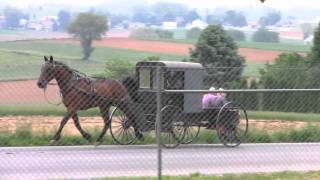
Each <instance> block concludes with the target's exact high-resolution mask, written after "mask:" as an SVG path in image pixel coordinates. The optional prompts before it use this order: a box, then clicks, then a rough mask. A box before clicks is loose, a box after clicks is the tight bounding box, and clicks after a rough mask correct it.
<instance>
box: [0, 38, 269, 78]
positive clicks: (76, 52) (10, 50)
mask: <svg viewBox="0 0 320 180" xmlns="http://www.w3.org/2000/svg"><path fill="white" fill-rule="evenodd" d="M44 55H47V56H48V55H53V56H54V57H55V59H56V60H60V61H63V62H65V63H67V64H68V65H70V66H71V67H72V68H74V69H77V70H80V71H82V72H84V73H86V74H88V75H92V74H100V73H102V72H103V71H104V69H105V68H106V67H105V63H106V62H107V61H108V60H114V59H124V60H128V61H133V62H136V61H140V60H143V59H145V58H146V57H150V56H159V57H160V58H161V59H162V60H173V61H181V60H182V59H183V58H186V57H184V56H178V55H167V54H161V53H149V52H141V51H134V50H124V49H116V48H103V47H97V48H95V50H94V52H93V54H92V56H91V58H90V60H89V61H84V60H81V57H82V49H81V47H80V46H78V45H70V44H59V45H57V44H54V43H43V42H41V43H40V42H33V41H19V42H0V80H18V79H34V78H37V77H38V76H39V73H40V68H41V65H42V64H43V56H44ZM263 66H264V63H248V64H247V66H246V68H245V70H244V75H245V76H254V77H257V76H259V73H258V70H259V69H260V68H262V67H263Z"/></svg>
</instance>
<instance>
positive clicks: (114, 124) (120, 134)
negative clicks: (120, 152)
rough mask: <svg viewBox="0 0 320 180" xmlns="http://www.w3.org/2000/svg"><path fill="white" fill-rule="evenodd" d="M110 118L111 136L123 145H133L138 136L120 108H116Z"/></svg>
mask: <svg viewBox="0 0 320 180" xmlns="http://www.w3.org/2000/svg"><path fill="white" fill-rule="evenodd" d="M110 117H111V122H110V134H111V136H112V138H113V140H114V141H116V142H117V143H118V144H122V145H128V144H132V143H133V142H134V140H135V139H136V135H135V130H134V128H133V127H132V126H131V125H130V123H129V119H128V117H127V116H126V114H125V113H124V112H123V111H122V110H121V109H120V108H119V107H115V108H114V109H113V110H112V112H111V116H110Z"/></svg>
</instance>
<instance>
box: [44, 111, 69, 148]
mask: <svg viewBox="0 0 320 180" xmlns="http://www.w3.org/2000/svg"><path fill="white" fill-rule="evenodd" d="M72 115H73V112H69V111H68V113H67V115H65V116H64V117H63V119H62V121H61V122H60V126H59V129H58V131H57V132H56V133H55V134H54V136H53V138H52V140H50V142H49V144H50V145H55V144H56V142H57V141H58V140H59V139H60V138H61V131H62V129H63V127H64V126H65V125H66V123H67V122H68V120H69V119H70V117H71V116H72Z"/></svg>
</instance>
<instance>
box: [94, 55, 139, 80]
mask: <svg viewBox="0 0 320 180" xmlns="http://www.w3.org/2000/svg"><path fill="white" fill-rule="evenodd" d="M134 65H135V64H134V62H132V61H128V60H123V59H112V60H109V61H107V62H106V68H105V71H104V73H103V74H101V75H98V76H104V77H109V78H113V79H122V78H124V77H126V76H129V75H131V74H132V73H133V72H134Z"/></svg>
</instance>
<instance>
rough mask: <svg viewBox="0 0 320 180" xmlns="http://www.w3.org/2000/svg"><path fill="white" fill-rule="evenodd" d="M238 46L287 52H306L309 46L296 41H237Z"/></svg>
mask: <svg viewBox="0 0 320 180" xmlns="http://www.w3.org/2000/svg"><path fill="white" fill-rule="evenodd" d="M237 44H238V46H239V47H240V48H252V49H265V50H276V51H288V52H308V51H310V48H311V46H309V45H304V44H297V43H289V42H280V43H263V42H244V41H242V42H237Z"/></svg>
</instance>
